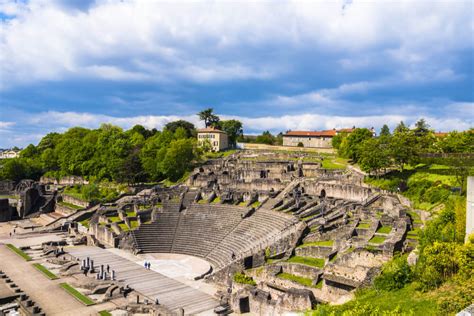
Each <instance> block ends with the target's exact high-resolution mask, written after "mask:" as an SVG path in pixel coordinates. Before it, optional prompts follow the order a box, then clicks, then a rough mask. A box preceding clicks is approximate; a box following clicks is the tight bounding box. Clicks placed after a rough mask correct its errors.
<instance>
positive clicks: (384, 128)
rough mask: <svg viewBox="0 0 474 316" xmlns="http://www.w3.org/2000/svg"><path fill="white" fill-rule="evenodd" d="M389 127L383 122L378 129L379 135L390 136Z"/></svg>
mask: <svg viewBox="0 0 474 316" xmlns="http://www.w3.org/2000/svg"><path fill="white" fill-rule="evenodd" d="M390 135H391V134H390V128H388V126H387V124H384V125H383V126H382V128H381V129H380V136H381V137H384V136H390Z"/></svg>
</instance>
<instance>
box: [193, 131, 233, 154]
mask: <svg viewBox="0 0 474 316" xmlns="http://www.w3.org/2000/svg"><path fill="white" fill-rule="evenodd" d="M197 137H198V144H199V146H202V145H203V144H204V143H205V142H209V143H210V145H211V146H212V150H213V151H221V150H224V149H227V147H228V146H229V139H228V137H227V133H226V132H224V131H221V130H220V129H217V128H214V127H206V128H202V129H198V131H197Z"/></svg>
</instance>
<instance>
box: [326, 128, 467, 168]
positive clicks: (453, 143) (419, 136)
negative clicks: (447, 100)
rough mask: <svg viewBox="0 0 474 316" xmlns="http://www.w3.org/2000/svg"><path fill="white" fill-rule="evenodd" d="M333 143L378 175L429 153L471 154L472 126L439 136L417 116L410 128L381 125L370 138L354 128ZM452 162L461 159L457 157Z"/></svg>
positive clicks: (368, 132)
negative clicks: (416, 120) (374, 135)
mask: <svg viewBox="0 0 474 316" xmlns="http://www.w3.org/2000/svg"><path fill="white" fill-rule="evenodd" d="M332 145H333V147H334V148H336V149H337V151H338V154H339V155H340V156H342V157H344V158H348V159H350V160H351V161H352V162H353V163H358V164H359V166H360V167H361V169H362V170H363V171H366V172H368V173H371V174H376V175H377V174H379V173H381V172H382V171H384V170H386V169H388V168H397V169H398V170H399V171H403V170H404V168H405V166H406V165H409V164H410V165H416V164H418V163H420V162H421V161H423V159H424V156H425V155H426V154H429V153H447V154H449V153H474V129H470V130H468V131H464V132H457V131H452V132H450V133H448V134H447V135H443V136H441V137H440V136H436V134H435V132H434V131H433V130H432V129H430V126H429V125H428V124H427V123H426V121H425V120H424V119H420V120H419V121H418V122H416V124H415V126H414V128H411V129H410V128H409V127H407V126H406V125H405V124H404V123H403V122H400V124H398V125H397V126H396V127H395V129H394V130H393V133H391V132H390V129H389V128H388V126H387V125H384V126H383V127H382V129H381V131H380V134H379V136H378V137H373V134H372V131H370V130H369V129H366V128H357V129H355V130H354V131H353V132H352V133H341V134H338V135H336V136H335V137H334V138H333V140H332ZM453 162H454V163H456V162H458V163H459V162H462V160H461V159H458V158H456V159H454V160H453Z"/></svg>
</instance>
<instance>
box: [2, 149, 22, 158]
mask: <svg viewBox="0 0 474 316" xmlns="http://www.w3.org/2000/svg"><path fill="white" fill-rule="evenodd" d="M18 157H20V151H19V150H12V149H11V150H4V151H1V152H0V159H9V158H18Z"/></svg>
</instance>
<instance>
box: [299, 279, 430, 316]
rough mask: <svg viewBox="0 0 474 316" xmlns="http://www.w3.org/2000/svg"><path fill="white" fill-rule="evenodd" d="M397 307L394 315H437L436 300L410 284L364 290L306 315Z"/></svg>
mask: <svg viewBox="0 0 474 316" xmlns="http://www.w3.org/2000/svg"><path fill="white" fill-rule="evenodd" d="M397 309H398V314H396V315H424V316H429V315H437V308H436V302H434V301H433V300H431V299H430V298H429V296H428V295H423V294H421V293H419V292H417V291H416V290H415V289H414V287H413V286H412V285H409V286H407V287H405V288H403V289H401V290H398V291H390V292H389V291H379V292H377V291H376V290H372V289H369V290H365V291H360V292H358V293H357V295H356V299H355V300H352V301H350V302H348V303H346V304H343V305H340V306H329V305H319V306H318V307H317V308H316V309H315V310H314V311H312V312H308V313H307V314H308V315H313V316H316V315H318V316H319V315H321V316H322V315H354V316H356V315H382V314H383V312H388V311H394V310H397Z"/></svg>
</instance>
